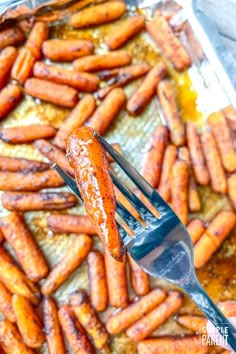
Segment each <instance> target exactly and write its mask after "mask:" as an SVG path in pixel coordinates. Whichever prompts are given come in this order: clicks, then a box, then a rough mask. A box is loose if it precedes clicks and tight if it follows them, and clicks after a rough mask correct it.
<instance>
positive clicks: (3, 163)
mask: <svg viewBox="0 0 236 354" xmlns="http://www.w3.org/2000/svg"><path fill="white" fill-rule="evenodd" d="M48 169H49V164H47V163H45V162H41V161H36V160H28V159H23V158H19V157H9V156H0V171H8V172H42V171H45V170H48Z"/></svg>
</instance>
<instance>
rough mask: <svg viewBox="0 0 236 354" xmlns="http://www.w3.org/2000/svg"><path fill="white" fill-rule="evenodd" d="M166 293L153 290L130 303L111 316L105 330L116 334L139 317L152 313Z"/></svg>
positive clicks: (160, 290)
mask: <svg viewBox="0 0 236 354" xmlns="http://www.w3.org/2000/svg"><path fill="white" fill-rule="evenodd" d="M165 298H166V293H165V291H164V290H162V289H159V288H157V289H154V290H152V291H150V293H148V294H147V295H145V296H143V297H141V298H140V299H139V300H138V301H137V302H134V303H131V304H130V305H129V306H128V307H126V308H125V309H123V310H121V311H119V312H117V313H115V314H114V315H111V316H110V317H109V318H108V320H107V323H106V328H107V330H108V332H109V333H111V334H118V333H120V332H122V331H123V330H124V329H126V328H127V327H129V326H131V325H132V324H133V323H135V322H136V321H137V320H139V319H140V318H141V317H143V316H145V315H146V314H147V313H149V312H150V311H152V310H153V309H154V308H155V307H156V306H158V305H159V304H160V303H162V302H163V301H164V299H165Z"/></svg>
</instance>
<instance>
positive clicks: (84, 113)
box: [54, 94, 96, 150]
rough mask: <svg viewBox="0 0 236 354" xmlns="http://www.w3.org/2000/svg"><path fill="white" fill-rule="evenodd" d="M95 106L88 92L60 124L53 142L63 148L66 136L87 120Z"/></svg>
mask: <svg viewBox="0 0 236 354" xmlns="http://www.w3.org/2000/svg"><path fill="white" fill-rule="evenodd" d="M95 108H96V102H95V99H94V98H93V96H92V95H89V94H88V95H86V96H84V97H83V98H82V99H81V100H80V101H79V103H78V104H77V105H76V106H75V108H74V109H73V110H72V111H71V112H70V114H69V115H68V117H67V118H66V119H65V120H64V122H63V123H62V125H61V126H60V128H59V130H58V132H57V134H56V136H55V138H54V144H55V145H57V146H58V147H59V148H61V149H63V150H64V149H65V140H66V138H67V137H68V136H69V134H71V133H72V132H73V130H75V129H76V128H79V127H81V126H82V125H83V124H84V123H85V122H86V121H87V120H88V118H89V117H90V116H91V115H92V114H93V112H94V111H95Z"/></svg>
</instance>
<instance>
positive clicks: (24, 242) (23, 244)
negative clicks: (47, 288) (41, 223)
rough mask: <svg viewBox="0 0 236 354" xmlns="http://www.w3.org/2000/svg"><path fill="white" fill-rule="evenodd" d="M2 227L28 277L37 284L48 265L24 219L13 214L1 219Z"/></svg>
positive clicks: (43, 275)
mask: <svg viewBox="0 0 236 354" xmlns="http://www.w3.org/2000/svg"><path fill="white" fill-rule="evenodd" d="M0 226H1V230H2V232H3V235H4V237H5V239H6V240H7V242H8V243H9V244H10V245H11V247H12V248H13V250H14V252H15V254H16V257H17V260H18V261H19V263H20V265H21V267H22V269H23V270H24V272H25V274H26V275H27V277H28V278H29V279H31V280H32V281H36V282H37V281H38V280H40V279H42V278H43V277H45V276H46V275H47V274H48V270H49V269H48V265H47V263H46V260H45V258H44V255H43V253H42V252H41V250H40V248H39V247H38V245H37V243H36V242H35V240H34V238H33V236H32V235H31V233H30V230H29V229H28V227H27V225H26V223H25V221H24V219H23V217H22V216H21V215H20V214H17V213H15V212H12V213H10V214H8V215H7V216H4V217H2V218H1V219H0Z"/></svg>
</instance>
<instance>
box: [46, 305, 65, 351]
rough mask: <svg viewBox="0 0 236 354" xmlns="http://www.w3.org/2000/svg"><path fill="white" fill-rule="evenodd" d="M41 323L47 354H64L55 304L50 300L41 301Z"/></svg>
mask: <svg viewBox="0 0 236 354" xmlns="http://www.w3.org/2000/svg"><path fill="white" fill-rule="evenodd" d="M42 307H43V322H44V331H45V335H46V340H47V346H48V353H49V354H65V352H66V351H65V345H64V341H63V337H62V331H61V326H60V322H59V317H58V310H57V305H56V302H55V301H54V300H53V299H52V298H44V299H43V304H42Z"/></svg>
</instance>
